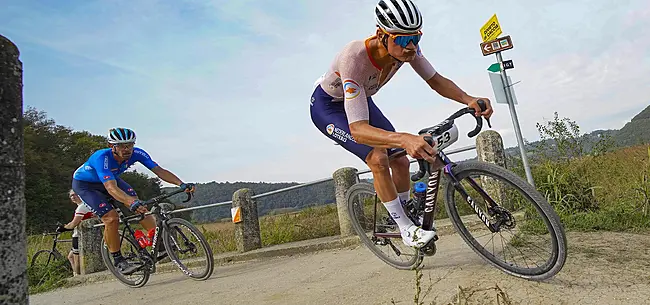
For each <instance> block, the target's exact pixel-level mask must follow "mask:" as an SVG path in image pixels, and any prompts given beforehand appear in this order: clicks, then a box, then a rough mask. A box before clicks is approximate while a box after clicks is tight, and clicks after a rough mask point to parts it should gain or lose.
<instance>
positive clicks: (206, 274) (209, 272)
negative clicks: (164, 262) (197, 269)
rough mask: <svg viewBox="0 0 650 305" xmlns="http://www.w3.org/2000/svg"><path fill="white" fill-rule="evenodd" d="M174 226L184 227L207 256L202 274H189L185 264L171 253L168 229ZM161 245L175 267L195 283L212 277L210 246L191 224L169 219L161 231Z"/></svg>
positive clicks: (212, 258)
mask: <svg viewBox="0 0 650 305" xmlns="http://www.w3.org/2000/svg"><path fill="white" fill-rule="evenodd" d="M174 224H180V225H183V226H185V227H186V228H188V229H189V230H190V232H191V233H192V234H193V235H194V237H196V238H197V239H198V240H199V242H200V243H201V246H202V247H203V250H204V251H205V254H206V256H207V261H208V268H207V269H206V270H205V272H203V273H202V274H193V273H192V272H190V271H189V270H188V269H187V267H186V266H185V264H183V263H182V262H181V260H180V259H179V258H178V256H177V255H176V253H175V252H174V251H171V250H170V249H173V247H172V246H173V242H172V238H171V236H170V235H169V231H168V230H169V229H170V228H171V227H172V226H173V225H174ZM163 244H164V245H165V249H167V255H169V258H170V259H171V260H172V262H174V264H176V266H177V267H178V268H179V269H180V270H181V271H182V272H183V273H184V274H185V275H187V276H189V277H190V278H192V279H194V280H197V281H204V280H207V279H208V278H210V276H212V273H213V272H214V257H213V254H212V248H211V247H210V244H209V243H208V242H207V240H206V239H205V236H203V233H201V231H199V229H198V228H196V227H195V226H194V225H193V224H192V223H190V222H189V221H187V220H185V219H182V218H172V219H169V220H168V221H167V222H166V225H165V229H164V230H163Z"/></svg>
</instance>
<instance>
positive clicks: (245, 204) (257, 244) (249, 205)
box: [232, 188, 262, 252]
mask: <svg viewBox="0 0 650 305" xmlns="http://www.w3.org/2000/svg"><path fill="white" fill-rule="evenodd" d="M252 196H253V191H252V190H250V189H247V188H243V189H239V190H237V191H236V192H235V193H234V194H233V195H232V206H233V208H237V207H239V208H240V213H241V220H242V221H241V222H238V223H235V243H236V244H237V251H239V252H246V251H250V250H254V249H259V248H261V247H262V238H261V235H260V222H259V219H258V218H257V203H256V202H255V200H253V199H252V198H251V197H252Z"/></svg>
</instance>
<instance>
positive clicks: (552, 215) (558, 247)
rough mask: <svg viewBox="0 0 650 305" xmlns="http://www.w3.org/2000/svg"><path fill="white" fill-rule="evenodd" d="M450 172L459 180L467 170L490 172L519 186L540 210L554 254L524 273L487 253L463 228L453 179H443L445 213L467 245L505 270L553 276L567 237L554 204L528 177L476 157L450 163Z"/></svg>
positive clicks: (559, 266) (530, 276)
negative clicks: (542, 267)
mask: <svg viewBox="0 0 650 305" xmlns="http://www.w3.org/2000/svg"><path fill="white" fill-rule="evenodd" d="M452 172H453V174H454V176H455V177H456V178H457V179H458V180H459V181H460V180H462V179H464V178H465V177H467V176H469V175H470V173H487V174H490V176H492V178H498V179H499V180H503V181H506V182H508V183H509V184H510V185H511V186H514V187H515V188H518V189H519V191H520V192H521V193H522V194H523V195H524V197H526V199H527V200H528V201H529V202H531V203H532V204H533V206H534V207H535V210H537V212H538V213H539V214H540V216H541V217H542V219H543V220H544V223H545V224H546V227H547V229H549V232H550V233H551V235H552V236H551V238H552V243H553V245H552V246H553V247H552V248H553V253H552V254H553V255H552V258H551V260H552V262H551V264H549V266H548V267H547V268H546V269H545V270H542V271H541V272H537V273H523V272H519V271H517V270H516V269H515V268H514V267H512V266H511V265H508V264H506V263H504V262H502V261H500V260H497V258H496V257H494V255H492V254H491V253H487V251H486V250H485V248H484V247H483V246H481V245H480V244H479V243H478V242H477V241H476V240H475V239H474V238H473V237H472V236H471V234H470V233H469V232H468V230H467V228H465V226H464V225H463V226H461V223H462V221H461V219H460V216H459V214H458V210H457V209H456V202H455V198H454V194H455V193H456V189H455V187H454V185H453V181H452V180H451V179H446V180H447V182H446V196H445V205H446V208H447V213H448V214H449V217H450V219H451V220H453V221H452V224H453V225H454V228H455V230H456V232H458V233H459V235H460V236H461V237H462V238H463V240H464V241H465V242H466V243H467V245H469V246H470V248H472V250H474V252H476V254H478V255H479V256H480V257H481V258H483V259H484V260H485V261H487V262H488V263H490V264H491V265H493V266H494V267H496V268H498V269H499V270H501V271H503V272H505V273H506V274H510V275H513V276H515V277H519V278H524V279H528V280H533V281H542V280H545V279H548V278H550V277H553V276H554V275H556V274H557V273H558V272H559V271H560V270H561V269H562V267H563V266H564V264H565V262H566V257H567V241H566V234H565V232H564V228H563V227H562V224H561V222H560V217H559V216H558V214H557V213H556V212H555V210H554V209H553V207H552V206H551V205H550V204H549V203H548V202H547V201H546V199H544V197H543V196H542V195H541V194H540V193H539V192H538V191H537V190H536V189H535V188H534V187H533V186H532V185H530V184H529V183H528V182H527V181H525V180H524V179H523V178H521V177H519V176H518V175H516V174H515V173H513V172H512V171H510V170H507V169H505V168H503V167H500V166H498V165H496V164H492V163H487V162H482V161H476V160H471V161H463V162H459V163H457V165H456V166H454V167H452ZM461 204H467V202H464V201H463V202H462V203H461ZM551 231H552V232H551Z"/></svg>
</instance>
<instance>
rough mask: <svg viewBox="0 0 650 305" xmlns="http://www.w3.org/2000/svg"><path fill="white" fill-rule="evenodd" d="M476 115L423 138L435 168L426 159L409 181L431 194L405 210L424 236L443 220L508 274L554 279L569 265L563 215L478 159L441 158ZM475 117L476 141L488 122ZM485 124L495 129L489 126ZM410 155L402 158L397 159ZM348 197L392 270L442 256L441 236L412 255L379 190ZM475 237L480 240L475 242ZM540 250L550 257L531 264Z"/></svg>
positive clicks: (358, 223) (365, 186)
mask: <svg viewBox="0 0 650 305" xmlns="http://www.w3.org/2000/svg"><path fill="white" fill-rule="evenodd" d="M479 105H480V106H481V108H482V109H483V110H485V109H486V108H485V103H484V102H483V101H479ZM474 113H475V111H474V109H472V108H470V107H467V108H463V109H461V110H458V111H457V112H456V113H454V114H453V115H451V116H450V117H448V118H447V119H446V120H444V121H443V122H441V123H440V124H438V125H435V126H433V127H428V128H424V129H422V130H420V131H419V132H418V134H420V135H426V136H425V137H424V138H425V140H426V141H427V142H428V143H429V144H430V145H431V146H432V147H434V148H436V151H437V154H436V155H435V156H434V159H435V160H436V163H434V164H433V165H432V164H429V162H427V161H425V160H424V159H418V160H417V162H418V165H419V170H418V171H417V172H415V173H414V174H412V175H411V177H410V178H411V181H413V182H416V181H419V180H421V179H422V178H424V177H425V175H426V176H428V177H427V178H426V193H425V196H424V197H423V196H417V197H416V196H413V197H414V198H413V199H410V200H409V201H407V202H406V203H403V205H404V210H405V212H406V214H407V216H408V217H409V218H410V219H411V220H412V221H413V222H414V223H415V224H416V225H419V226H420V225H421V227H422V228H423V229H425V230H436V225H435V223H434V215H438V221H439V222H440V223H442V222H451V224H452V225H453V228H454V230H455V231H456V232H457V233H458V234H459V235H460V236H461V237H462V239H463V240H464V241H465V242H466V243H467V245H469V246H470V247H471V248H472V250H474V252H475V253H476V254H478V255H479V256H480V257H481V258H483V259H484V260H485V261H487V262H488V263H489V264H491V265H493V266H494V267H496V268H498V269H500V270H501V271H503V272H505V273H507V274H510V275H513V276H516V277H521V278H525V279H529V280H545V279H548V278H550V277H552V276H554V275H555V274H557V273H558V272H559V271H560V270H561V269H562V267H563V266H564V263H565V261H566V256H567V241H566V236H565V232H564V228H563V227H562V225H561V223H560V218H559V216H558V215H557V213H556V212H555V211H554V209H553V207H552V206H551V205H550V204H549V203H548V202H547V201H546V199H545V198H544V196H542V195H541V194H540V193H539V192H538V191H537V190H536V189H535V188H534V187H533V186H532V185H530V184H529V183H528V182H527V181H526V180H524V179H523V178H521V177H520V176H518V175H517V174H515V173H513V172H512V171H510V170H508V169H506V168H504V167H501V166H498V165H496V164H493V163H487V162H482V161H478V160H465V161H460V162H454V161H451V160H450V159H449V158H448V157H447V155H446V154H445V153H444V152H443V149H444V148H446V147H448V146H449V145H451V144H453V143H454V142H456V141H457V140H458V127H457V126H456V124H455V123H454V120H455V119H457V118H459V117H461V116H463V115H465V114H472V115H474ZM475 118H476V127H475V128H474V130H472V131H470V132H469V133H468V136H469V137H470V138H471V137H474V136H476V135H478V133H479V132H480V131H481V128H482V126H483V118H482V117H480V116H478V117H476V116H475ZM487 122H488V126H490V127H491V125H490V121H489V120H487ZM405 153H406V152H405V151H403V152H401V153H399V154H396V155H394V156H392V158H397V157H399V156H403V155H405ZM483 176H485V177H483ZM440 184H443V187H444V189H443V194H444V200H443V201H444V204H445V208H446V209H445V210H446V215H447V216H448V219H446V220H445V219H442V216H445V215H444V214H443V213H442V212H443V211H438V209H437V207H438V204H439V203H438V190H439V185H440ZM411 189H413V188H411ZM346 196H347V204H348V213H349V215H350V218H351V219H352V227H353V228H354V230H355V232H356V233H357V235H358V236H359V237H360V239H361V241H362V242H363V243H364V244H365V245H366V246H367V247H368V248H369V249H370V250H371V251H372V253H374V254H375V255H376V256H377V257H379V258H380V259H381V260H383V261H384V262H385V263H387V264H388V265H390V266H393V267H395V268H398V269H407V270H410V269H415V268H416V267H418V266H419V265H420V264H421V262H422V260H423V258H424V257H425V256H433V255H434V254H435V253H436V241H437V240H438V239H439V238H440V237H439V235H436V237H435V238H434V239H433V240H431V241H430V242H429V243H428V244H426V245H425V246H423V247H421V248H409V247H406V245H404V244H403V243H402V242H401V235H400V232H399V228H398V227H397V225H396V224H395V222H394V221H393V220H392V219H391V217H390V216H389V215H388V213H387V212H386V209H385V208H384V207H383V204H382V202H381V200H379V198H378V197H377V195H376V192H375V190H374V187H373V184H371V183H368V182H358V183H356V184H354V185H353V186H352V187H351V188H350V189H349V190H348V191H347V194H346ZM438 212H440V213H438ZM366 215H369V216H367V217H366ZM360 218H362V219H360ZM473 232H476V233H477V234H480V235H479V236H474V235H473V234H472V233H473ZM504 235H505V236H504ZM540 240H541V241H540ZM400 248H402V249H400ZM384 250H386V252H387V253H385V252H384ZM489 250H492V252H490V251H489ZM536 250H544V251H543V252H544V255H546V254H548V255H547V256H542V255H539V254H538V255H537V256H538V257H537V258H534V259H531V258H528V257H527V255H528V254H532V252H534V251H536ZM393 255H394V256H395V258H393V257H392V256H393ZM539 257H541V259H538V258H539ZM508 259H511V260H512V261H513V262H510V261H508ZM536 259H537V260H536ZM518 261H519V262H521V261H523V263H524V264H525V266H519V265H518V264H517V263H518ZM529 262H533V264H532V265H531V264H529Z"/></svg>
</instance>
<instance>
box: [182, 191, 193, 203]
mask: <svg viewBox="0 0 650 305" xmlns="http://www.w3.org/2000/svg"><path fill="white" fill-rule="evenodd" d="M191 199H192V193H187V199H186V200H183V202H184V203H185V202H188V201H190V200H191Z"/></svg>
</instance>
